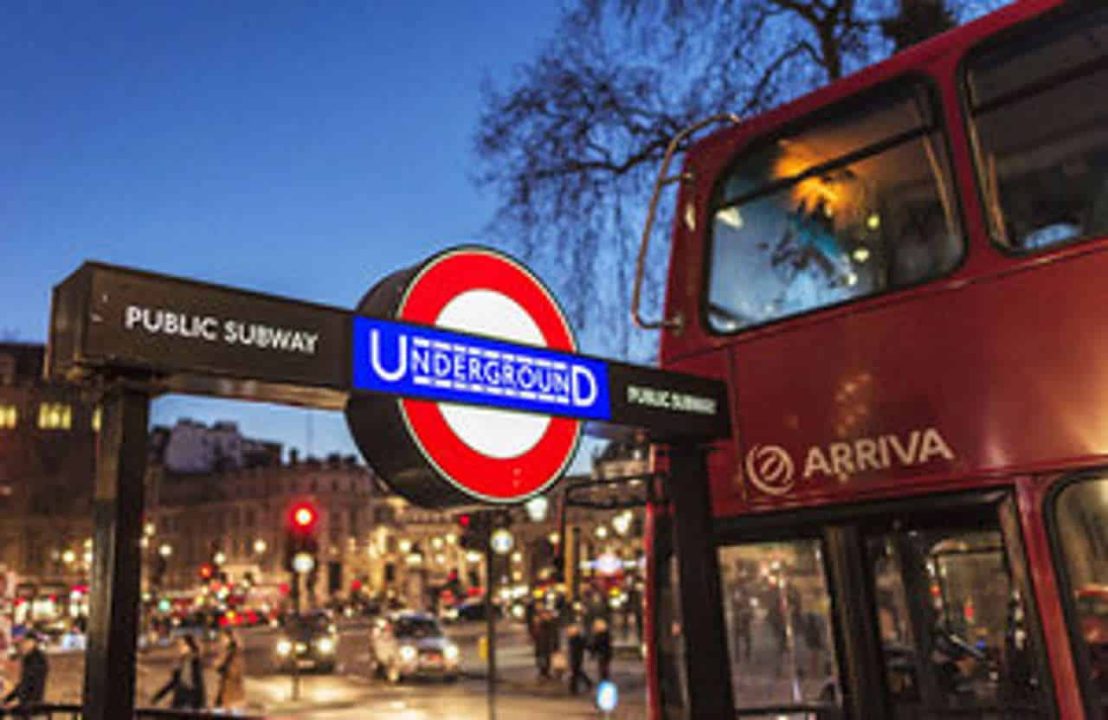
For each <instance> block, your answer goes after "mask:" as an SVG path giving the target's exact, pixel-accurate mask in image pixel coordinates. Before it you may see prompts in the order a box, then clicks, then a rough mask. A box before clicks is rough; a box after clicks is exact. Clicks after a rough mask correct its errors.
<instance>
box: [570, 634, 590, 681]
mask: <svg viewBox="0 0 1108 720" xmlns="http://www.w3.org/2000/svg"><path fill="white" fill-rule="evenodd" d="M566 645H568V646H569V647H568V650H569V692H570V694H571V695H576V694H577V691H578V688H579V687H580V684H581V683H584V685H585V689H586V690H591V689H592V678H590V677H589V676H588V675H587V674H586V673H585V651H586V650H587V649H588V647H589V639H588V638H587V637H585V633H583V632H582V631H581V626H580V625H578V624H577V623H572V624H571V625H570V626H569V627H568V628H566Z"/></svg>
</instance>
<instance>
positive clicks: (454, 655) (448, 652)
mask: <svg viewBox="0 0 1108 720" xmlns="http://www.w3.org/2000/svg"><path fill="white" fill-rule="evenodd" d="M442 656H443V657H444V658H446V659H447V660H448V661H450V662H454V661H455V660H457V659H458V646H457V645H455V644H454V643H447V644H446V647H444V648H443V649H442Z"/></svg>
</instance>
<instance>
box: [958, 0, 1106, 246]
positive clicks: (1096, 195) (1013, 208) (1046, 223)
mask: <svg viewBox="0 0 1108 720" xmlns="http://www.w3.org/2000/svg"><path fill="white" fill-rule="evenodd" d="M1106 60H1108V11H1106V10H1103V9H1101V10H1099V11H1096V12H1092V13H1085V14H1084V15H1082V16H1078V17H1075V18H1073V19H1072V20H1071V21H1069V22H1068V23H1066V24H1063V25H1059V26H1057V27H1055V28H1053V29H1050V28H1044V27H1042V26H1041V25H1036V27H1035V30H1034V35H1033V36H1032V37H1017V38H1014V39H1012V40H1010V41H1008V42H1006V43H1004V44H1001V45H998V46H995V47H993V48H991V49H989V50H988V51H986V52H984V53H979V54H978V55H977V56H975V57H974V58H973V59H972V60H971V62H970V64H969V70H968V76H967V77H968V81H969V90H970V100H971V104H972V110H973V115H974V119H973V123H974V131H975V134H976V139H977V149H978V171H979V176H980V180H981V184H982V189H983V195H984V197H985V202H986V207H987V209H988V213H989V219H990V221H991V224H992V229H993V235H994V236H995V237H996V238H997V240H999V241H1001V242H1003V243H1005V244H1007V245H1009V246H1011V247H1013V248H1016V249H1021V250H1035V249H1039V248H1044V247H1050V246H1054V245H1059V244H1062V243H1067V242H1071V241H1074V240H1078V239H1081V238H1085V237H1090V236H1095V235H1104V234H1106V233H1108V95H1105V93H1104V88H1105V86H1106V85H1108V68H1106V67H1105V61H1106Z"/></svg>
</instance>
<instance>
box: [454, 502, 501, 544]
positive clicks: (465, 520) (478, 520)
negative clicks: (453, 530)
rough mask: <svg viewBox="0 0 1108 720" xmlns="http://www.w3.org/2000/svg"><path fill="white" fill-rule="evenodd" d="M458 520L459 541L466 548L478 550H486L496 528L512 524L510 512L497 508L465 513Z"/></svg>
mask: <svg viewBox="0 0 1108 720" xmlns="http://www.w3.org/2000/svg"><path fill="white" fill-rule="evenodd" d="M456 520H457V522H458V529H459V530H460V532H459V533H458V535H459V538H458V543H459V544H460V545H461V546H462V547H463V548H465V549H466V550H474V551H477V552H485V550H486V549H487V548H488V545H489V536H490V535H491V534H492V532H493V531H494V530H497V529H499V528H507V527H508V526H510V525H511V524H512V520H511V515H510V514H508V513H506V512H503V511H495V510H485V511H482V512H475V513H463V514H461V515H458V516H457V518H456Z"/></svg>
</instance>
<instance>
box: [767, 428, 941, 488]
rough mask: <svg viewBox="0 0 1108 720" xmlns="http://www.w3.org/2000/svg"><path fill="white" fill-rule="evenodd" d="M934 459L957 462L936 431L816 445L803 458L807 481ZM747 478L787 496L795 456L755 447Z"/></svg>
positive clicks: (777, 449) (777, 448)
mask: <svg viewBox="0 0 1108 720" xmlns="http://www.w3.org/2000/svg"><path fill="white" fill-rule="evenodd" d="M933 460H946V461H952V460H954V452H953V451H952V450H951V449H950V446H949V445H948V444H947V443H946V440H944V439H943V436H942V434H941V433H940V432H939V431H938V430H937V429H935V428H924V429H922V430H912V431H911V432H909V433H907V434H905V435H879V436H877V437H868V438H858V439H857V440H852V441H846V442H833V443H830V444H828V445H826V446H822V445H813V446H811V447H810V448H808V451H807V452H806V453H805V456H804V471H803V472H802V473H801V477H802V478H803V479H805V480H807V479H809V478H811V477H814V476H816V475H823V476H826V477H829V478H838V479H846V478H849V477H850V476H851V475H856V474H858V473H863V472H868V471H871V470H888V469H889V468H892V467H905V468H907V467H915V466H918V465H925V464H927V463H929V462H932V461H933ZM745 467H746V477H747V478H748V479H749V480H750V482H751V484H753V485H754V487H756V488H758V489H759V490H761V491H762V492H764V493H766V494H768V495H784V494H785V493H787V492H789V491H790V490H791V489H792V488H793V486H794V485H795V484H796V482H795V477H794V474H795V468H794V466H793V459H792V456H790V455H789V453H788V451H786V450H785V449H784V448H782V447H780V446H778V445H755V446H754V447H752V448H750V450H749V451H748V452H747V453H746V463H745Z"/></svg>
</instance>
